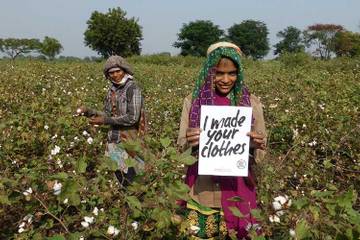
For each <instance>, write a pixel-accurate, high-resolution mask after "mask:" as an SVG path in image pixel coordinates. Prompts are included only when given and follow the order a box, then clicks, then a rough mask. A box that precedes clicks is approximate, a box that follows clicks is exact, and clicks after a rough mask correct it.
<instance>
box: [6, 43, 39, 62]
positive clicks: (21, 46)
mask: <svg viewBox="0 0 360 240" xmlns="http://www.w3.org/2000/svg"><path fill="white" fill-rule="evenodd" d="M40 46H41V43H40V41H39V39H34V38H32V39H28V38H23V39H18V38H5V39H0V51H1V52H4V53H6V54H7V55H9V56H10V57H11V59H12V60H15V58H16V57H17V56H19V55H20V54H27V53H30V52H32V51H38V50H39V49H40Z"/></svg>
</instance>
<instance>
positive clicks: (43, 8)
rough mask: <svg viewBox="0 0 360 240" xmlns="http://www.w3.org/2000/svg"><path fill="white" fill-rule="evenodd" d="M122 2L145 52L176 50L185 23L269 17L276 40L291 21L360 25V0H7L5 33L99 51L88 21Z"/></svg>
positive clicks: (2, 14)
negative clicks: (88, 37)
mask: <svg viewBox="0 0 360 240" xmlns="http://www.w3.org/2000/svg"><path fill="white" fill-rule="evenodd" d="M114 7H121V8H122V9H123V10H125V11H126V12H127V17H135V18H138V19H139V24H140V25H141V26H142V27H143V38H144V40H143V41H142V42H141V47H142V54H152V53H160V52H171V53H172V54H178V53H179V50H178V49H176V48H174V47H172V44H173V42H174V41H176V40H177V33H178V32H179V30H180V28H181V27H182V25H183V24H184V23H189V22H190V21H195V20H211V21H212V22H213V23H215V24H216V25H219V26H220V28H222V29H224V30H226V29H228V28H229V27H230V26H232V25H233V24H234V23H240V22H242V21H243V20H247V19H253V20H259V21H263V22H264V23H266V25H267V27H268V29H269V32H270V34H269V39H270V43H271V45H274V44H275V43H277V42H278V41H279V39H277V38H276V33H277V32H278V31H280V30H283V29H284V28H286V27H287V26H290V25H292V26H295V27H297V28H299V29H301V30H303V29H305V28H306V26H309V25H312V24H314V23H334V24H340V25H343V26H344V27H345V28H346V29H348V30H350V31H356V32H359V31H360V0H341V1H339V0H248V1H242V0H222V1H220V0H217V1H214V0H182V1H174V0H173V1H172V0H1V8H0V38H9V37H14V38H39V39H41V40H42V39H43V38H44V36H50V37H54V38H56V39H58V40H60V42H61V43H62V45H63V47H64V51H63V52H62V53H61V55H64V56H77V57H85V56H96V55H97V54H96V52H94V51H92V50H91V49H89V48H88V47H86V46H85V44H84V31H85V30H86V28H87V24H86V21H87V20H88V19H89V17H90V15H91V13H92V12H93V11H95V10H97V11H100V12H107V11H108V9H109V8H114Z"/></svg>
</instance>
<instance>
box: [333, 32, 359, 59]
mask: <svg viewBox="0 0 360 240" xmlns="http://www.w3.org/2000/svg"><path fill="white" fill-rule="evenodd" d="M334 42H335V43H334V52H335V53H336V56H348V57H355V56H360V34H359V33H353V32H350V31H343V32H338V33H336V35H335V39H334Z"/></svg>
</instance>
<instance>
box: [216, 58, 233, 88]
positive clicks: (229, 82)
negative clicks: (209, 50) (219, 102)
mask: <svg viewBox="0 0 360 240" xmlns="http://www.w3.org/2000/svg"><path fill="white" fill-rule="evenodd" d="M236 79H237V67H236V65H235V63H234V62H233V61H232V60H230V59H229V58H222V59H221V60H220V61H219V63H218V65H217V66H216V74H215V79H214V84H215V88H216V90H217V91H218V92H219V93H221V94H223V95H227V94H229V92H230V91H231V89H232V88H233V87H234V85H235V82H236Z"/></svg>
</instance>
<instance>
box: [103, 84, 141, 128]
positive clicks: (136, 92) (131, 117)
mask: <svg viewBox="0 0 360 240" xmlns="http://www.w3.org/2000/svg"><path fill="white" fill-rule="evenodd" d="M127 98H128V99H129V101H128V102H127V112H126V114H124V115H121V116H118V117H105V118H104V123H105V124H107V125H112V126H114V125H118V126H125V127H130V126H134V125H135V124H136V123H137V122H138V121H139V119H140V113H141V106H142V103H143V97H142V95H141V91H140V89H139V88H138V87H136V85H132V86H130V87H129V88H128V89H127Z"/></svg>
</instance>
